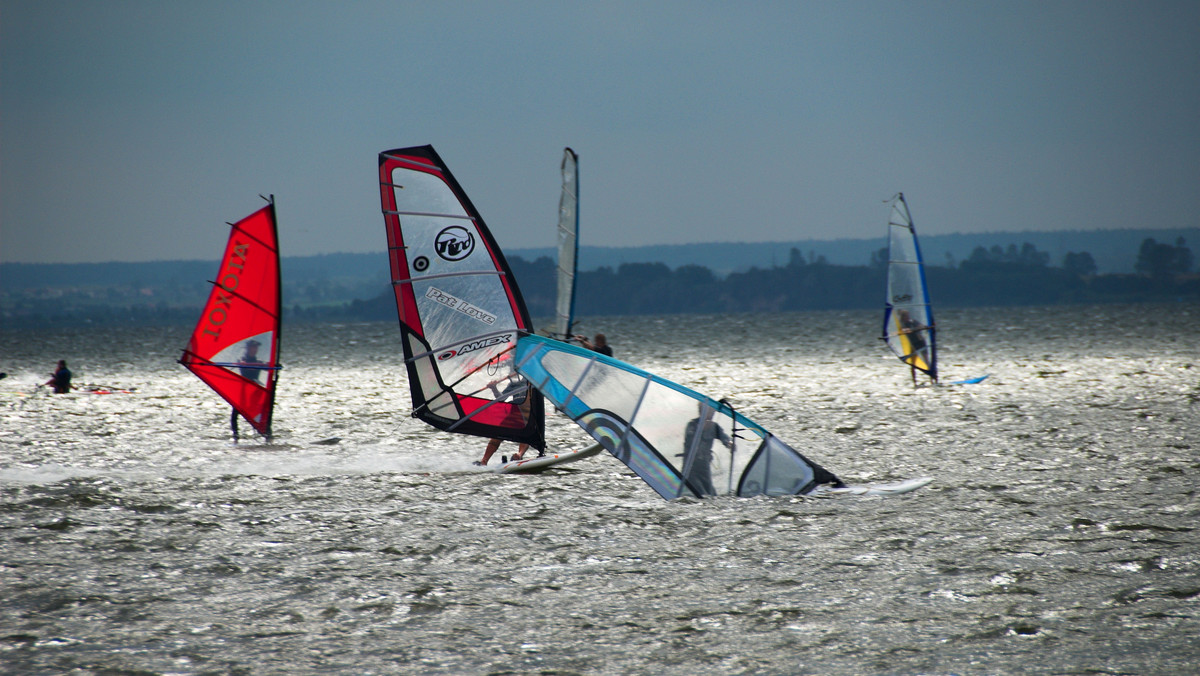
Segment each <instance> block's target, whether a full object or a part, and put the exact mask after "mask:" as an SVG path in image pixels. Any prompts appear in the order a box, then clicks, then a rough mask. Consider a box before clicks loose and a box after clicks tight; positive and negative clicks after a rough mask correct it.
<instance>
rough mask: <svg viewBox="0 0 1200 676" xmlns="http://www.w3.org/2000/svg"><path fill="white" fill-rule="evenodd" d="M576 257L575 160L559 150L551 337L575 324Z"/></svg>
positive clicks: (568, 331) (568, 332)
mask: <svg viewBox="0 0 1200 676" xmlns="http://www.w3.org/2000/svg"><path fill="white" fill-rule="evenodd" d="M578 257H579V156H578V155H576V154H575V151H573V150H571V149H570V148H563V159H562V196H561V197H560V198H559V201H558V301H557V303H556V304H555V307H554V337H555V338H560V339H563V340H565V339H566V338H567V337H569V336H571V335H572V333H571V325H572V324H573V323H574V320H575V272H576V268H577V259H578Z"/></svg>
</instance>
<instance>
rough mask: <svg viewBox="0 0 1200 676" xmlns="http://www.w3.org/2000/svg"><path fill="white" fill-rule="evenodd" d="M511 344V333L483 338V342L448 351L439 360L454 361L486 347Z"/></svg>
mask: <svg viewBox="0 0 1200 676" xmlns="http://www.w3.org/2000/svg"><path fill="white" fill-rule="evenodd" d="M511 342H512V334H511V333H506V334H504V335H502V336H492V337H491V338H483V339H481V340H476V341H473V342H470V343H467V344H466V345H463V346H462V347H460V348H458V349H457V350H446V351H445V352H443V353H441V354H439V355H438V357H437V358H438V361H446V360H447V359H453V358H454V357H461V356H462V355H464V354H468V353H470V352H474V351H476V350H482V349H483V348H485V347H493V346H496V345H501V344H503V343H511Z"/></svg>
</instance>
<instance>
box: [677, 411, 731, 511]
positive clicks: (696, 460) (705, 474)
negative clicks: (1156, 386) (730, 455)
mask: <svg viewBox="0 0 1200 676" xmlns="http://www.w3.org/2000/svg"><path fill="white" fill-rule="evenodd" d="M699 408H700V415H699V416H697V417H695V418H692V419H691V420H689V421H688V424H687V429H686V432H685V434H684V441H683V448H684V452H683V453H680V454H679V456H678V457H681V458H684V461H683V467H684V477H685V478H686V479H687V482H688V483H689V484H691V486H692V488H693V489H694V490H697V491H699V492H700V495H702V496H704V495H716V494H717V490H716V489H715V488H714V487H713V482H712V457H713V454H712V446H713V441H720V442H721V443H722V444H723V445H724V446H725V448H730V447H731V446H732V444H733V440H732V439H730V438H729V435H728V434H726V433H725V430H723V429H721V426H720V425H718V424H717V423H715V422H713V419H712V409H710V408H708V406H707V404H705V403H704V402H700V404H699ZM697 429H699V430H700V438H699V439H697V438H696V430H697ZM693 449H694V450H693ZM689 451H691V456H692V457H691V460H690V462H689V460H688V458H687V457H686V456H687V454H688V452H689Z"/></svg>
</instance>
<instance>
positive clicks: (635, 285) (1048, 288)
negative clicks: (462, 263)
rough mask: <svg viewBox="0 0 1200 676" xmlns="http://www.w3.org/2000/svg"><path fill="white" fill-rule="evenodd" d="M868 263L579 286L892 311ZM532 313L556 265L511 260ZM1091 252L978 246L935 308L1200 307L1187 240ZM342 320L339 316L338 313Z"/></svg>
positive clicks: (580, 285) (541, 305)
mask: <svg viewBox="0 0 1200 676" xmlns="http://www.w3.org/2000/svg"><path fill="white" fill-rule="evenodd" d="M871 258H872V260H871V263H870V264H869V265H866V266H851V265H832V264H830V263H828V262H827V261H825V260H824V259H823V258H822V257H819V256H818V257H815V258H805V257H804V255H803V254H801V252H800V251H799V250H798V249H795V248H793V249H792V250H791V251H790V255H789V260H788V262H787V264H785V265H782V266H774V267H770V268H752V269H750V270H748V271H746V272H735V273H731V274H729V275H727V276H726V277H724V278H721V277H719V276H717V275H716V274H714V273H713V272H712V271H711V270H709V269H708V268H706V267H702V266H699V265H682V266H679V267H677V268H675V269H671V268H670V267H668V266H667V265H666V264H664V263H624V264H622V265H620V266H618V267H617V268H616V269H613V268H610V267H602V268H600V269H598V270H593V271H588V272H581V273H579V275H578V277H577V284H576V289H577V291H576V308H577V314H578V315H579V316H604V315H631V314H632V315H637V314H686V313H715V312H780V311H789V310H831V309H849V308H873V307H881V306H882V304H883V296H884V287H885V284H886V272H887V249H881V250H879V251H877V252H875V253H874V254H873V255H872V257H871ZM509 265H510V267H511V268H512V270H513V275H514V276H515V277H516V278H517V281H518V283H519V285H520V287H521V294H522V295H523V296H524V297H525V302H526V305H527V306H528V307H529V312H530V314H531V315H533V316H535V317H548V316H553V314H554V305H555V296H556V293H557V292H556V284H557V282H556V277H555V267H556V266H555V261H553V260H551V259H550V258H549V257H546V256H543V257H540V258H538V259H536V260H534V261H526V260H524V259H522V258H518V257H514V258H512V259H511V260H509ZM1095 267H1096V266H1095V263H1094V261H1092V258H1091V255H1090V254H1088V253H1086V252H1070V253H1068V254H1067V255H1066V256H1064V260H1063V264H1062V265H1060V266H1058V267H1054V266H1051V265H1050V257H1049V254H1047V253H1045V252H1041V251H1038V250H1037V249H1036V248H1035V247H1034V246H1033V245H1032V244H1028V243H1026V244H1024V245H1022V246H1020V247H1017V246H1015V245H1010V246H1009V247H1007V248H1003V249H1002V248H1000V247H998V246H995V247H991V248H990V249H986V248H984V247H978V248H977V249H976V250H975V251H973V252H972V253H971V255H970V257H968V258H967V259H966V260H964V261H962V262H961V263H959V264H958V265H957V266H956V267H940V266H927V267H926V268H925V272H926V278H927V280H928V281H929V286H930V293H931V295H932V297H933V302H934V303H935V304H937V305H938V306H939V307H969V306H1012V305H1056V304H1078V303H1139V302H1162V301H1171V300H1179V299H1189V300H1192V301H1200V275H1190V274H1188V273H1189V272H1190V271H1191V268H1192V254H1191V251H1190V250H1189V249H1188V248H1187V247H1186V245H1185V242H1183V241H1182V240H1177V241H1176V243H1175V244H1160V243H1157V242H1155V241H1154V240H1153V239H1147V240H1146V241H1145V242H1144V243H1143V245H1142V249H1141V251H1140V252H1139V258H1138V270H1139V272H1138V273H1137V274H1121V275H1097V274H1095ZM331 313H332V314H331ZM297 315H298V318H306V319H321V318H334V317H335V316H336V318H337V319H342V320H349V319H362V320H385V319H395V318H396V306H395V301H394V299H393V295H392V293H391V291H390V290H389V291H388V292H387V293H384V294H381V295H380V296H377V297H375V298H373V299H370V300H356V301H354V302H353V303H351V304H349V305H348V306H346V307H345V308H343V309H340V310H334V309H333V308H319V309H317V308H314V309H312V310H299V309H298V310H297Z"/></svg>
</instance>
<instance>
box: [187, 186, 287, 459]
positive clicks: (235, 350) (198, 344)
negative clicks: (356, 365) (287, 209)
mask: <svg viewBox="0 0 1200 676" xmlns="http://www.w3.org/2000/svg"><path fill="white" fill-rule="evenodd" d="M231 225H232V226H233V230H232V231H231V232H230V233H229V243H228V244H227V245H226V247H225V255H224V256H223V257H222V258H221V266H220V267H219V268H218V269H217V278H216V280H215V281H213V282H212V285H213V288H212V293H211V294H210V295H209V297H208V302H207V303H206V304H205V306H204V311H203V312H202V313H201V314H200V321H199V322H197V324H196V329H195V330H194V331H192V338H191V340H189V341H188V345H187V349H185V350H184V351H183V357H182V358H180V360H179V361H180V363H181V364H183V365H184V366H186V367H187V368H188V370H190V371H191V372H192V373H195V374H196V376H197V377H199V378H200V380H203V381H204V382H205V383H207V384H208V386H209V387H211V388H213V390H215V391H216V392H217V394H219V395H221V397H222V398H224V399H225V401H227V402H229V404H230V405H231V406H233V408H234V409H235V410H236V411H237V412H238V413H239V414H240V415H241V416H242V417H243V418H245V419H246V421H247V422H249V423H250V424H251V425H252V426H253V427H254V429H256V430H258V431H259V432H260V433H261V434H263V435H265V436H267V437H270V436H271V413H272V410H273V409H274V405H275V383H276V380H277V378H278V373H279V368H280V365H279V314H280V307H281V306H280V283H279V245H278V233H277V231H276V224H275V201H274V198H273V197H272V199H271V203H270V204H268V205H267V206H265V207H263V208H262V209H259V210H258V211H256V212H254V213H253V214H250V215H249V216H247V217H246V218H243V219H242V220H240V221H238V222H237V223H233V224H231Z"/></svg>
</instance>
